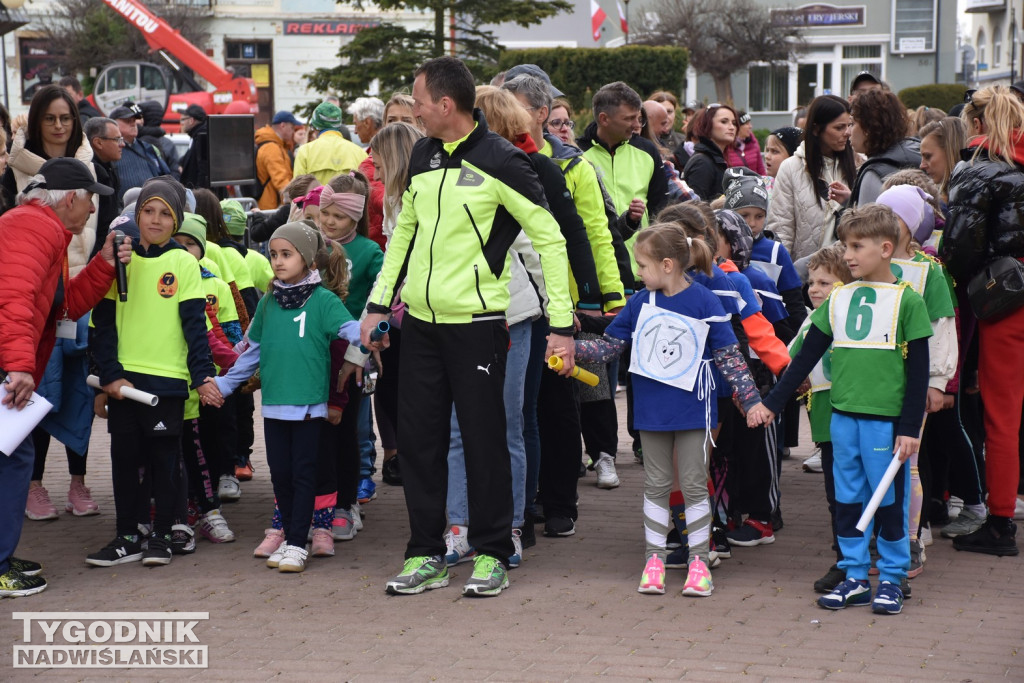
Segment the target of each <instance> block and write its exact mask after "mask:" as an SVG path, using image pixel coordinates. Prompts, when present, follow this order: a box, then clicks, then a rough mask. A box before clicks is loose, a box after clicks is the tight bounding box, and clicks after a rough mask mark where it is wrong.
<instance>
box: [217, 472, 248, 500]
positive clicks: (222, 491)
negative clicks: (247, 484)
mask: <svg viewBox="0 0 1024 683" xmlns="http://www.w3.org/2000/svg"><path fill="white" fill-rule="evenodd" d="M217 495H218V496H219V497H220V499H221V500H222V501H236V500H238V499H239V498H241V497H242V487H241V486H240V485H239V483H238V477H235V476H233V475H230V474H222V475H220V485H219V486H217Z"/></svg>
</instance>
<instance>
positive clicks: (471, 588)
mask: <svg viewBox="0 0 1024 683" xmlns="http://www.w3.org/2000/svg"><path fill="white" fill-rule="evenodd" d="M506 588H508V572H507V571H506V570H505V566H504V565H503V564H502V563H501V562H499V561H498V558H496V557H491V556H490V555H477V556H476V559H474V560H473V573H472V574H471V575H470V577H469V580H468V581H466V585H465V586H463V587H462V594H463V595H466V596H477V597H490V596H492V595H497V594H498V593H500V592H501V591H503V590H504V589H506Z"/></svg>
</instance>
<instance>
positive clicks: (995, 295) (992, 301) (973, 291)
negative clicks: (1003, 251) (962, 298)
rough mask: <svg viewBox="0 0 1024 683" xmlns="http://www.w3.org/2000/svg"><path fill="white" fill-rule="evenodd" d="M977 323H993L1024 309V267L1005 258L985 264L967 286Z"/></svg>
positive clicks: (1010, 257) (1009, 257)
mask: <svg viewBox="0 0 1024 683" xmlns="http://www.w3.org/2000/svg"><path fill="white" fill-rule="evenodd" d="M967 299H968V300H969V301H970V303H971V309H972V310H973V311H974V315H975V316H976V317H977V318H978V320H994V319H996V318H1000V317H1002V316H1004V315H1008V314H1010V313H1012V312H1013V311H1015V310H1017V309H1018V308H1020V307H1022V306H1024V263H1021V262H1020V261H1018V260H1017V259H1015V258H1013V257H1012V256H1003V257H1001V258H997V259H996V260H995V261H992V262H990V263H988V264H986V265H985V266H984V267H983V268H982V269H981V272H979V273H978V274H977V275H975V276H974V277H972V278H971V281H970V283H968V285H967Z"/></svg>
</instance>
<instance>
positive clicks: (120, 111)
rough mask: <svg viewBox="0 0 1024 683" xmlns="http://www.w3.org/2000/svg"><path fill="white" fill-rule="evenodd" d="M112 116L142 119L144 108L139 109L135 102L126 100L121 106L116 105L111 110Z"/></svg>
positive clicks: (115, 117) (115, 118) (113, 117)
mask: <svg viewBox="0 0 1024 683" xmlns="http://www.w3.org/2000/svg"><path fill="white" fill-rule="evenodd" d="M110 118H112V119H114V120H115V121H116V120H117V119H141V118H142V110H141V109H139V105H137V104H135V103H134V102H125V103H124V104H122V105H121V106H120V107H116V108H115V109H114V111H112V112H110Z"/></svg>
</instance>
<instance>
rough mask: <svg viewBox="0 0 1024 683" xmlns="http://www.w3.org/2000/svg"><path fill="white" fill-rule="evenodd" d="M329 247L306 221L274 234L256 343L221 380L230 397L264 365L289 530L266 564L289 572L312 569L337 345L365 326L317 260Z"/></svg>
mask: <svg viewBox="0 0 1024 683" xmlns="http://www.w3.org/2000/svg"><path fill="white" fill-rule="evenodd" d="M323 245H324V243H323V238H322V237H321V236H320V234H319V233H317V232H315V231H314V230H312V229H311V228H309V227H308V226H306V225H305V224H303V223H286V224H285V225H282V226H281V227H280V228H278V229H277V230H276V231H275V232H274V234H273V235H272V236H271V238H270V262H271V265H272V266H273V268H274V276H275V279H274V281H273V282H272V283H271V295H270V296H266V297H264V298H263V299H261V300H260V303H259V305H258V306H257V308H256V313H255V315H253V320H252V324H251V325H250V327H249V331H248V340H249V344H250V345H249V348H247V349H246V350H245V351H244V352H243V353H242V355H241V356H240V357H239V358H238V361H237V362H236V363H235V365H234V367H232V368H231V371H230V372H228V374H227V375H225V376H223V377H218V378H217V380H216V381H217V384H218V386H219V387H220V388H221V391H222V392H223V393H224V394H230V393H232V392H233V391H235V390H236V389H237V388H238V387H239V386H241V384H242V383H243V382H245V381H246V380H248V378H249V377H251V376H252V374H253V373H254V372H255V371H256V368H257V367H259V370H260V379H261V384H262V392H263V425H264V427H263V431H264V436H265V438H266V445H267V464H268V465H269V466H270V475H271V480H272V482H273V485H274V496H275V497H276V499H277V505H278V508H279V509H280V511H281V522H282V526H283V529H284V538H283V539H282V541H283V543H281V545H279V546H278V547H277V548H276V549H275V550H274V551H273V552H272V553H271V555H270V557H269V558H267V566H269V567H275V568H277V569H279V570H280V571H283V572H301V571H303V570H304V569H305V566H306V558H307V553H306V549H305V545H306V537H307V535H308V533H309V527H310V520H311V518H312V516H313V506H314V498H315V486H316V462H317V451H318V448H319V442H320V432H321V429H322V426H323V421H324V419H325V418H326V417H327V416H328V412H327V399H328V393H329V388H330V386H329V385H330V361H331V356H330V343H331V340H333V339H336V338H341V339H347V340H348V341H349V343H352V344H358V343H359V324H358V323H357V322H356V321H355V320H353V318H352V315H351V314H350V313H349V312H348V310H347V309H346V308H345V305H344V304H343V303H342V302H341V299H339V298H338V297H337V296H336V295H335V294H333V293H331V292H330V291H328V290H327V289H326V288H324V287H323V286H322V284H321V278H320V272H319V271H318V270H317V269H316V267H315V265H316V256H317V253H318V252H320V251H321V250H322V249H323V248H324V246H323ZM261 547H262V546H261ZM257 550H259V549H257Z"/></svg>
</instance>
